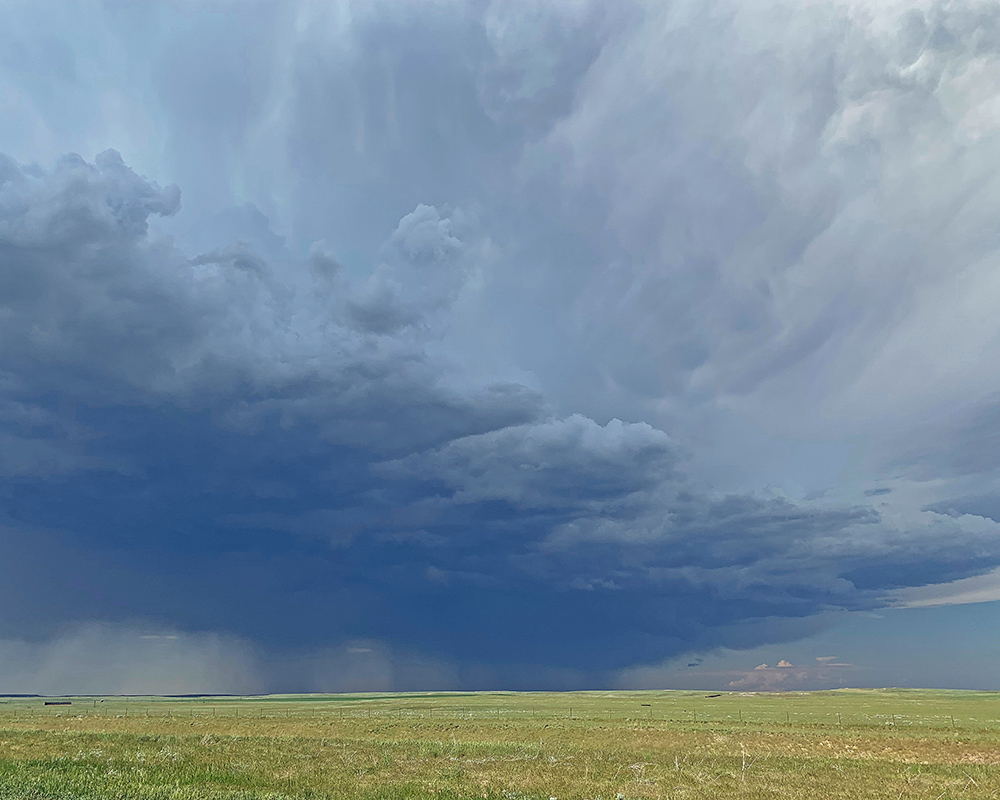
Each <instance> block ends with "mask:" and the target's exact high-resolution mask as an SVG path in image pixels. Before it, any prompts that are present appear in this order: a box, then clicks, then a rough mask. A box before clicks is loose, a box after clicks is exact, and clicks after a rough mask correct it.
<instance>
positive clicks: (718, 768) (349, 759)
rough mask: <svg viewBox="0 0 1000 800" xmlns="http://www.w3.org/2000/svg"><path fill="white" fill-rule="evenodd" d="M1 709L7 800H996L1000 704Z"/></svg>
mask: <svg viewBox="0 0 1000 800" xmlns="http://www.w3.org/2000/svg"><path fill="white" fill-rule="evenodd" d="M66 699H71V700H72V705H44V700H43V699H41V698H9V699H4V700H0V798H59V800H68V798H87V799H88V800H98V798H100V800H109V799H111V798H122V800H124V799H125V798H129V799H130V800H131V799H132V798H135V799H136V800H147V799H151V798H163V799H164V800H166V799H167V798H172V799H174V800H181V799H182V798H183V799H185V800H187V799H190V800H194V799H195V798H197V799H198V800H203V799H205V800H210V799H212V798H217V799H219V800H221V799H222V798H226V799H227V800H258V799H260V800H263V798H272V799H274V800H277V798H313V799H314V800H319V799H320V798H385V799H386V800H388V798H439V799H440V798H460V797H463V798H488V799H493V798H496V799H497V800H527V799H528V798H542V800H548V798H558V799H559V800H571V799H572V798H587V799H588V800H595V798H602V800H621V798H730V797H732V798H880V799H881V798H891V800H900V798H927V800H946V799H948V798H963V799H965V798H968V799H969V800H972V798H988V797H998V796H1000V694H986V693H973V692H925V691H904V690H885V691H878V690H841V691H835V692H816V693H791V694H741V693H725V694H721V695H719V694H716V693H713V692H629V693H622V692H613V693H611V692H606V693H602V692H585V693H565V694H548V693H546V694H542V693H539V694H533V693H526V694H503V693H482V694H424V695H323V696H272V697H264V698H222V697H215V698H191V699H170V698H155V697H149V698H145V697H131V698H103V699H102V698H66Z"/></svg>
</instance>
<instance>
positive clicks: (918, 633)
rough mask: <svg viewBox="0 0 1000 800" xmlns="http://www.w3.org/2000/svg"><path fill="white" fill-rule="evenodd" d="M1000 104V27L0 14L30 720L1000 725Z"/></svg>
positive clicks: (2, 596)
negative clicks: (123, 704) (100, 716)
mask: <svg viewBox="0 0 1000 800" xmlns="http://www.w3.org/2000/svg"><path fill="white" fill-rule="evenodd" d="M998 66H1000V9H998V8H997V6H996V5H995V4H992V3H984V2H976V1H975V0H966V1H965V2H959V3H954V2H951V3H945V2H927V1H924V0H921V2H890V1H889V0H880V1H878V2H875V1H872V2H858V1H856V0H837V1H836V2H822V3H809V2H798V1H793V0H752V2H746V0H743V2H729V1H728V0H718V1H717V2H715V1H713V2H705V1H704V0H699V1H698V2H688V1H686V0H678V1H677V2H671V3H648V4H646V3H616V4H613V5H609V4H607V3H600V2H594V3H588V2H559V3H550V4H528V3H488V2H476V3H457V2H447V3H445V2H408V3H396V2H393V3H388V2H386V3H368V2H366V3H349V2H341V3H337V2H329V3H318V2H304V3H294V2H283V3H279V4H270V3H265V2H253V3H224V2H219V3H214V4H195V3H187V2H185V3H176V4H170V3H87V4H82V3H67V4H59V3H46V4H37V3H16V2H12V3H6V4H4V5H3V6H0V118H2V119H3V124H2V125H0V154H3V155H2V157H0V325H2V326H3V327H2V332H3V335H2V336H0V679H2V684H3V687H4V689H5V690H8V691H38V692H90V691H93V692H98V691H100V692H126V691H134V692H139V691H148V692H182V691H289V690H295V691H301V690H307V691H328V690H329V691H335V690H346V689H379V690H381V689H417V688H427V689H430V688H583V687H599V686H620V687H628V686H644V687H649V686H665V687H669V686H699V687H701V686H704V687H706V688H724V687H731V688H748V687H756V688H765V689H766V688H818V687H823V686H834V685H914V686H915V685H928V686H930V685H934V686H968V687H980V688H1000V674H998V672H997V669H996V667H995V664H996V663H997V659H995V658H992V657H987V656H988V654H991V653H994V651H995V650H996V648H997V645H998V640H997V637H996V634H995V632H994V630H993V629H994V627H995V626H994V625H992V624H991V623H992V621H993V620H994V619H995V614H996V612H997V609H996V601H998V600H1000V574H998V573H997V572H996V571H997V570H998V568H1000V492H998V490H997V476H998V466H1000V461H998V456H997V453H998V452H1000V448H998V447H997V443H998V441H1000V405H998V400H997V398H998V390H1000V382H998V379H997V375H998V374H1000V371H998V369H997V366H998V365H1000V337H998V335H997V323H996V314H995V307H996V298H997V297H998V295H1000V278H998V276H1000V271H998V268H1000V250H998V248H1000V240H998V236H997V222H996V220H997V218H998V214H997V212H998V210H1000V180H998V178H997V167H996V165H997V164H998V163H1000V107H998V106H997V102H996V98H997V97H998V96H1000V85H998V83H1000V77H998V76H1000V70H998ZM942 641H948V642H949V643H950V644H949V646H948V647H942V646H940V643H941V642H942ZM890 643H891V646H890ZM916 654H921V655H920V657H919V659H918V658H917V656H916ZM984 654H985V655H984ZM779 662H785V663H787V664H789V665H790V666H780V667H779V666H778V663H779ZM763 663H766V664H768V665H769V666H768V667H767V668H766V669H759V670H757V669H754V668H755V667H757V666H759V665H760V664H763Z"/></svg>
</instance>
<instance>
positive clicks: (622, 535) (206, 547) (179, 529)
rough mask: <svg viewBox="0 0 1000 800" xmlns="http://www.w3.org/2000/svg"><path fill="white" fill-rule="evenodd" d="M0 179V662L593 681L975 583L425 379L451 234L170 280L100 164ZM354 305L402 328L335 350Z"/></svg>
mask: <svg viewBox="0 0 1000 800" xmlns="http://www.w3.org/2000/svg"><path fill="white" fill-rule="evenodd" d="M4 170H5V171H4V178H3V183H2V184H0V210H2V214H3V217H2V219H0V226H2V227H0V249H2V253H3V281H4V284H3V285H4V294H3V313H4V316H3V319H4V333H5V336H4V337H3V344H2V350H0V354H2V359H3V367H4V382H3V398H2V400H3V403H2V406H0V408H2V411H3V433H4V437H5V440H6V442H7V447H6V448H5V450H4V452H5V456H4V459H3V461H2V463H3V465H4V468H5V474H6V480H5V482H4V486H3V492H2V505H3V512H4V514H5V517H6V520H7V521H6V526H7V527H6V528H5V535H4V542H5V543H4V548H5V551H6V554H5V555H6V557H5V558H4V559H3V560H2V563H3V564H4V565H5V566H4V572H5V574H4V581H3V585H4V587H5V589H4V593H5V594H7V595H10V597H9V600H10V602H8V603H5V604H4V607H5V608H7V609H8V610H11V609H15V608H16V609H17V613H16V614H14V613H10V614H5V619H4V625H5V627H6V628H7V629H8V630H13V631H15V632H16V633H18V634H19V635H22V636H23V635H28V634H30V633H35V634H37V633H39V632H40V631H44V630H55V629H56V628H57V626H58V625H59V624H60V623H62V622H63V621H65V620H66V619H67V618H76V619H81V620H85V619H115V618H119V619H129V618H144V619H160V620H166V621H169V622H170V623H171V624H177V625H182V626H187V627H191V628H196V629H197V628H201V629H217V630H226V631H231V632H233V634H234V635H238V636H241V637H245V638H247V639H249V640H253V641H257V642H260V643H263V644H264V645H266V646H270V647H276V648H279V649H280V648H282V647H294V648H302V647H307V646H310V645H312V646H315V645H316V644H317V643H318V642H337V641H346V640H350V639H359V638H368V639H372V640H375V641H378V642H393V643H395V644H397V645H398V646H400V647H403V648H404V649H405V650H408V651H410V652H417V651H419V650H425V651H428V652H433V653H437V654H442V655H444V656H445V657H447V658H449V659H452V660H456V661H461V662H463V663H471V664H475V663H482V664H489V665H490V669H492V670H494V671H495V670H498V669H499V670H501V672H502V670H503V669H505V668H506V669H509V670H516V669H517V668H518V667H517V665H518V664H522V665H523V664H539V665H552V666H557V667H574V668H580V669H584V670H590V671H593V670H606V669H612V668H616V667H620V666H624V665H627V664H631V663H635V662H638V661H650V660H655V659H658V658H662V657H665V656H669V655H672V654H675V653H678V652H681V651H684V650H689V649H691V648H693V647H712V646H716V645H719V644H727V643H729V644H731V643H734V642H738V641H740V640H741V637H743V636H745V635H746V633H745V626H747V625H753V624H756V625H759V626H762V627H761V628H760V631H761V633H760V634H759V635H760V636H763V637H764V638H766V637H767V635H768V634H767V633H766V629H767V627H768V624H769V623H768V620H769V619H775V618H780V617H792V618H794V617H800V618H805V617H807V616H809V615H812V614H816V613H817V612H820V611H822V610H824V609H827V608H831V607H841V608H843V607H847V608H859V607H866V606H868V605H871V604H873V603H877V602H879V598H880V596H881V593H882V592H883V591H884V590H886V589H890V588H895V587H898V586H907V585H911V584H914V583H925V582H930V581H934V580H943V579H950V578H955V577H963V576H966V575H970V574H974V573H976V572H978V571H982V570H983V568H984V565H993V564H996V563H1000V548H997V547H996V546H995V545H994V544H993V543H992V541H991V540H989V539H988V538H985V537H980V538H979V539H976V538H975V537H973V536H972V535H971V534H968V533H965V532H964V531H963V530H962V529H961V528H960V527H958V526H957V525H955V524H954V523H953V522H951V520H950V518H949V517H947V516H943V517H940V520H941V521H940V522H936V523H934V524H933V525H931V526H930V527H928V529H927V530H924V531H919V530H918V531H907V532H906V533H905V534H904V533H901V532H899V531H896V530H894V529H893V528H892V527H891V525H887V524H886V523H885V522H883V521H882V520H881V519H880V518H879V516H878V514H877V513H876V512H875V511H874V510H872V509H871V508H867V507H843V506H841V507H838V506H830V505H826V506H821V505H802V504H797V503H794V502H792V501H791V500H788V499H783V498H767V497H757V496H753V495H748V494H730V495H726V496H712V495H708V494H705V493H704V492H703V491H699V490H696V489H695V488H693V487H692V486H690V485H689V484H688V483H687V481H686V479H685V478H684V476H683V474H682V473H681V472H680V471H679V470H678V463H679V460H680V459H681V458H682V457H683V453H682V452H681V451H680V450H679V448H678V446H677V444H676V443H675V442H674V441H672V440H671V438H670V437H669V436H668V435H667V434H665V433H664V432H663V431H660V430H658V429H656V428H654V427H652V426H650V425H648V424H645V423H626V422H622V421H619V420H611V421H609V422H607V423H605V424H599V423H597V422H595V421H594V420H592V419H589V418H587V417H584V416H582V415H573V416H569V417H559V416H555V415H553V414H552V413H551V412H550V411H547V410H546V407H545V405H544V403H543V401H542V400H541V398H539V397H538V395H537V394H535V393H534V392H532V391H530V390H529V389H527V388H525V387H523V386H519V385H513V384H503V385H492V386H491V385H474V384H470V383H469V382H468V381H465V380H463V379H462V378H461V376H458V378H455V376H454V375H452V374H451V373H454V368H453V367H450V366H449V364H448V362H447V360H446V359H444V358H443V357H441V356H432V355H431V354H430V353H431V349H430V348H431V345H432V344H433V342H434V341H435V337H436V336H437V335H438V334H437V333H436V331H438V330H439V329H441V326H442V325H445V324H446V322H445V317H446V312H447V309H448V308H449V306H450V305H451V304H452V303H454V302H455V301H456V298H458V297H459V296H460V294H461V292H462V289H463V286H464V283H465V281H467V280H468V279H469V276H470V275H471V274H472V273H473V272H474V271H475V266H476V263H478V262H479V261H480V260H481V259H483V258H486V257H487V254H488V248H485V249H484V247H485V246H484V245H483V244H482V243H483V242H484V241H485V237H484V235H483V234H482V233H481V232H479V231H477V230H476V229H475V224H474V221H473V220H470V219H469V218H466V217H464V216H463V215H462V214H461V213H459V212H455V213H452V214H450V215H445V214H442V213H441V212H439V211H438V210H436V209H433V208H431V207H429V206H418V207H417V208H416V209H415V210H414V211H413V212H412V213H411V214H409V215H406V216H404V217H403V219H402V221H401V222H400V223H399V225H398V227H397V228H396V231H395V232H394V233H391V234H390V235H389V236H388V237H387V242H386V245H385V247H384V249H383V255H384V256H385V259H384V261H383V263H382V265H381V266H380V267H378V268H377V269H376V271H375V272H374V273H373V276H372V277H371V278H369V279H363V280H356V281H353V282H352V281H351V280H350V279H348V278H347V277H345V276H344V275H343V274H342V270H341V269H340V268H339V266H338V265H337V264H336V262H335V261H333V260H332V258H331V257H330V256H328V255H326V254H325V251H323V250H322V248H319V249H315V250H314V251H313V253H312V255H311V256H310V257H309V258H308V259H306V260H305V262H302V263H299V262H295V261H292V260H286V261H284V262H281V263H272V262H270V261H268V260H267V259H265V258H263V257H262V256H260V255H259V254H257V253H256V252H255V251H254V250H253V249H252V248H250V247H248V246H247V245H243V244H233V245H229V246H226V247H222V248H219V249H217V250H215V251H213V252H210V253H206V254H203V255H200V256H197V257H195V258H188V257H185V256H183V255H182V254H180V253H179V252H178V251H176V250H175V249H174V248H173V246H172V245H171V244H170V242H169V241H167V240H163V239H160V238H157V237H151V236H150V235H148V233H147V224H146V223H147V216H148V215H150V214H170V213H173V212H174V211H176V209H177V206H178V193H177V190H176V189H175V188H169V189H159V188H158V187H156V186H155V185H153V184H151V183H149V182H148V181H146V180H144V179H142V178H140V177H138V176H137V175H135V174H134V173H133V172H132V171H131V170H129V169H128V167H126V166H125V165H124V164H123V163H122V162H121V160H120V158H118V157H117V155H116V154H114V153H106V154H103V155H102V156H101V157H100V158H99V159H98V160H97V162H96V163H95V164H88V163H86V162H84V161H83V160H81V159H79V158H75V157H71V158H66V159H63V160H62V161H60V162H59V164H57V165H56V166H55V167H54V168H53V170H52V171H50V172H44V171H40V170H35V169H24V168H20V167H18V166H17V165H15V164H13V163H12V162H10V161H7V162H5V167H4ZM372 281H382V282H383V283H384V284H385V285H394V286H397V287H402V288H400V289H399V291H398V292H397V293H396V294H394V295H393V296H392V297H391V298H390V299H385V298H384V297H381V296H379V295H378V294H377V293H375V292H373V291H372V289H371V284H372ZM377 303H382V304H383V306H384V307H385V308H386V309H389V308H393V307H405V308H406V309H407V314H408V315H409V316H408V319H410V320H412V321H411V322H408V323H407V324H405V325H402V324H399V325H372V324H370V323H364V324H361V323H359V320H358V316H357V315H358V311H357V309H358V308H360V307H364V306H365V304H368V307H369V308H370V307H372V306H373V305H375V304H377ZM393 304H398V305H397V306H394V305H393ZM373 313H374V312H373ZM382 314H383V318H387V317H391V313H390V311H388V310H386V311H384V312H382ZM443 315H444V316H443ZM973 552H975V554H976V556H975V558H973V557H971V555H968V556H967V555H963V554H971V553H973ZM741 627H742V628H743V631H742V632H740V631H741ZM483 631H489V635H483ZM378 646H379V647H383V645H381V644H379V645H378ZM317 657H318V656H317ZM504 665H507V666H506V667H504ZM449 669H450V668H449ZM446 671H447V670H446ZM296 674H297V673H296ZM442 674H444V673H442ZM449 674H451V673H449ZM508 674H514V673H513V672H510V673H508ZM453 679H454V676H453ZM303 680H304V679H303ZM449 680H452V679H449ZM455 680H457V679H455Z"/></svg>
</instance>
